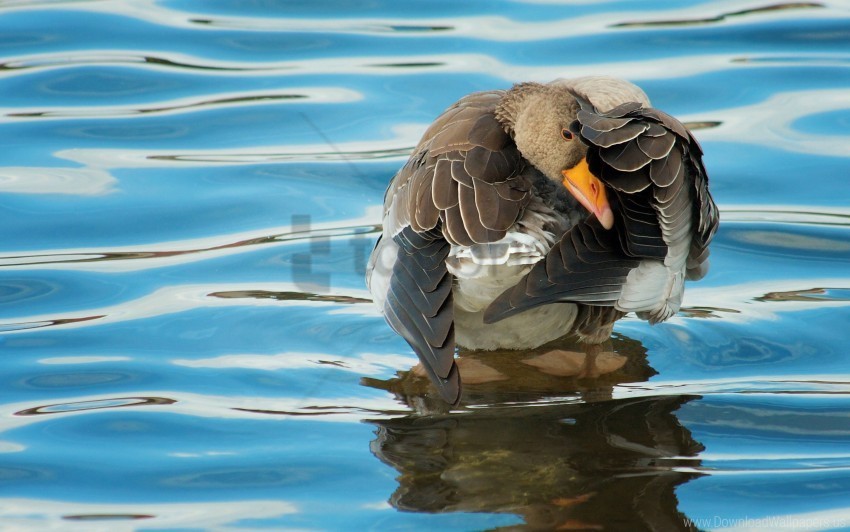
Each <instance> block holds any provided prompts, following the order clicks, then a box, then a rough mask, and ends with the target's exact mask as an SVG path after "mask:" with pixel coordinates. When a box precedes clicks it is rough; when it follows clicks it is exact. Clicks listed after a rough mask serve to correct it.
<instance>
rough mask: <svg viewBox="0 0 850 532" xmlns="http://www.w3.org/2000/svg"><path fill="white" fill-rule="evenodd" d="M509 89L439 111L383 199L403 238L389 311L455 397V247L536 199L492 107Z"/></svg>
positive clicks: (508, 220) (510, 220) (501, 230)
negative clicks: (451, 267)
mask: <svg viewBox="0 0 850 532" xmlns="http://www.w3.org/2000/svg"><path fill="white" fill-rule="evenodd" d="M503 94H504V93H503V92H502V91H494V92H486V93H478V94H473V95H470V96H467V97H465V98H463V99H462V100H460V101H459V102H458V103H456V104H455V105H454V106H452V107H451V108H449V109H448V110H446V112H445V113H443V114H442V115H441V116H440V117H438V118H437V120H435V121H434V123H433V124H432V125H431V126H430V127H429V128H428V129H427V130H426V132H425V135H424V136H423V138H422V140H421V141H420V143H419V145H418V146H417V147H416V149H415V150H414V153H413V155H412V156H411V157H410V160H408V162H407V164H405V166H404V167H403V168H402V169H401V170H399V172H398V173H397V174H396V176H395V177H394V179H393V182H392V183H391V184H390V187H389V188H388V189H387V196H386V197H385V200H384V207H385V213H386V216H385V220H384V226H385V227H384V235H385V236H384V238H387V237H388V236H389V237H390V238H392V239H393V241H394V242H395V244H396V245H397V246H398V253H397V257H396V259H395V263H394V265H393V268H392V273H391V277H390V282H389V290H388V293H387V297H386V301H385V303H384V315H385V316H386V318H387V321H388V322H389V324H390V325H391V326H392V328H393V329H394V330H395V331H396V332H398V334H399V335H401V336H402V337H403V338H404V339H405V340H407V342H408V343H409V344H410V346H411V347H412V348H413V350H414V351H415V352H416V354H417V355H418V356H419V359H420V361H421V362H422V365H423V367H424V368H425V371H426V372H427V373H428V375H429V377H430V378H431V380H432V381H433V382H434V383H435V384H436V385H437V388H438V390H439V391H440V394H441V396H442V397H443V398H444V399H446V401H448V402H450V403H456V402H457V401H458V400H459V398H460V378H459V376H458V374H457V366H456V365H455V363H454V351H455V341H454V311H453V300H452V294H451V286H452V277H451V274H449V272H448V270H447V269H446V264H445V259H446V257H447V256H448V252H449V249H450V246H451V244H457V245H472V244H474V243H486V242H493V241H495V240H499V239H501V238H503V237H504V236H505V234H506V233H507V230H508V229H509V228H510V227H511V226H512V225H513V224H514V223H516V221H517V220H518V219H519V218H520V216H521V215H522V212H523V209H524V208H525V206H526V205H527V204H528V202H529V201H530V196H529V191H530V189H531V185H530V183H529V182H528V181H527V177H526V176H525V174H523V173H522V170H523V168H524V160H523V159H522V157H521V156H520V154H519V151H518V150H517V149H516V145H515V144H514V142H513V140H512V139H511V138H510V136H509V135H508V134H507V133H506V132H505V131H504V128H503V127H502V125H501V124H500V123H499V121H498V120H497V119H496V118H495V115H494V112H495V108H496V105H497V104H498V103H499V100H500V99H501V97H502V95H503Z"/></svg>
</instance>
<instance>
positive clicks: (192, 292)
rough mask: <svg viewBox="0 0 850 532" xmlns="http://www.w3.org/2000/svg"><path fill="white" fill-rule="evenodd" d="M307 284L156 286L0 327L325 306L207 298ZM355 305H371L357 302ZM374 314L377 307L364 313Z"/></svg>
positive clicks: (362, 294)
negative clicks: (246, 308)
mask: <svg viewBox="0 0 850 532" xmlns="http://www.w3.org/2000/svg"><path fill="white" fill-rule="evenodd" d="M310 288H311V287H309V286H307V285H305V284H297V285H296V284H293V283H251V284H220V285H219V284H206V285H182V286H181V285H173V286H168V287H164V288H159V289H157V290H155V291H154V292H152V293H150V294H148V295H146V296H143V297H140V298H138V299H133V300H129V301H124V302H121V303H119V304H116V305H108V306H105V307H97V308H92V309H86V310H77V311H74V312H57V313H55V314H39V315H35V316H21V317H19V318H16V319H15V321H14V322H8V321H3V322H0V330H3V331H4V332H5V333H6V334H13V333H15V332H26V331H28V330H30V329H33V328H38V327H45V326H50V327H51V328H57V327H61V328H77V327H85V326H87V325H95V324H98V325H100V324H105V323H115V322H126V321H132V320H138V319H142V318H150V317H154V316H163V315H167V314H175V313H178V312H185V311H187V310H192V309H197V308H204V307H233V306H274V307H287V306H299V307H300V306H308V307H309V306H312V307H318V308H327V306H328V304H327V303H326V302H323V301H310V300H305V299H290V300H277V299H274V298H238V299H231V298H220V297H210V294H211V293H212V292H249V291H256V290H261V291H266V292H290V293H291V292H309V290H310ZM315 289H316V290H317V291H319V292H320V293H322V294H328V287H321V286H316V287H315ZM329 295H336V296H340V297H348V298H356V299H358V300H361V301H364V302H365V301H371V299H370V298H371V295H370V294H369V293H368V291H367V290H365V289H346V290H345V291H339V290H333V289H331V291H330V293H329ZM358 306H359V307H369V308H370V309H372V307H373V305H366V304H360V305H358ZM366 313H367V314H370V315H371V314H374V315H377V314H378V312H377V310H373V311H371V312H368V311H367V312H366Z"/></svg>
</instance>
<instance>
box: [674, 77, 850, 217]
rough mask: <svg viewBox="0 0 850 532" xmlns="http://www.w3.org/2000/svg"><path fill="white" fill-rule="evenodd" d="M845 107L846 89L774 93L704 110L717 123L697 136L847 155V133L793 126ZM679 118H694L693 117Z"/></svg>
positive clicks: (849, 105) (848, 99)
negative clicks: (758, 99) (825, 132)
mask: <svg viewBox="0 0 850 532" xmlns="http://www.w3.org/2000/svg"><path fill="white" fill-rule="evenodd" d="M846 109H850V93H848V92H847V89H820V90H806V91H789V92H778V93H775V94H773V95H771V96H770V97H769V98H767V99H766V100H764V101H761V102H758V103H755V104H752V105H745V106H741V107H733V108H728V109H717V110H714V111H711V112H710V113H704V114H705V115H706V116H710V118H711V120H716V121H719V122H721V124H720V125H718V126H717V127H714V128H710V129H705V130H700V131H699V132H698V136H699V139H700V141H723V142H737V143H743V144H757V145H761V146H766V147H769V148H772V149H779V150H784V151H790V152H797V153H806V154H811V155H829V156H832V157H850V150H848V149H847V146H850V135H822V134H816V133H811V132H805V133H804V132H802V131H798V130H796V129H794V127H793V124H794V122H795V121H797V120H800V119H801V118H804V117H806V116H811V115H816V114H820V113H827V112H835V111H842V110H846ZM681 118H682V119H683V120H686V121H687V120H697V118H695V117H687V116H683V117H681ZM795 210H799V209H795Z"/></svg>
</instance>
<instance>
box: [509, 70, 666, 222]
mask: <svg viewBox="0 0 850 532" xmlns="http://www.w3.org/2000/svg"><path fill="white" fill-rule="evenodd" d="M576 94H578V95H580V96H581V97H583V98H584V99H586V100H589V101H590V102H591V103H592V104H593V105H594V106H595V107H596V108H597V109H600V110H605V111H607V110H609V109H612V108H614V107H616V106H618V105H620V104H622V103H625V102H640V103H641V104H643V105H644V106H645V107H648V106H649V99H648V98H647V96H646V94H645V93H644V92H643V91H642V90H641V89H640V88H639V87H637V86H636V85H634V84H632V83H630V82H628V81H625V80H621V79H617V78H611V77H604V76H594V77H583V78H574V79H559V80H555V81H553V82H551V83H547V84H541V83H520V84H518V85H514V86H513V87H512V88H511V89H510V90H509V91H507V93H505V96H504V97H503V98H502V101H501V103H500V104H499V106H498V108H497V109H496V117H497V118H498V119H499V120H500V121H501V123H502V124H503V125H504V127H505V130H506V131H507V132H508V133H510V135H511V136H512V137H513V139H514V142H516V146H517V148H518V149H519V151H520V152H521V153H522V155H523V157H525V158H526V159H527V160H528V161H529V162H530V163H531V164H533V165H534V166H535V167H536V168H537V169H538V170H540V171H541V172H543V174H544V175H546V177H548V178H549V179H551V180H552V181H555V182H557V183H563V184H564V186H566V187H567V190H569V191H570V192H571V193H572V194H573V195H574V196H575V197H576V199H577V200H578V201H579V202H580V203H581V204H582V205H584V206H585V207H587V209H588V210H589V211H590V212H592V213H594V214H595V215H596V216H597V217H598V218H599V220H600V222H601V223H602V225H603V226H604V227H605V228H610V227H611V226H612V225H613V223H614V220H613V214H612V212H611V209H610V207H609V205H608V200H607V197H606V193H605V187H604V185H603V184H602V183H601V182H600V181H599V180H598V178H596V177H595V176H592V175H590V173H589V172H588V171H587V162H586V160H585V155H586V154H587V146H585V145H584V144H583V143H582V142H581V140H579V139H578V138H577V137H576V136H575V135H574V134H573V133H572V132H571V131H570V129H569V128H570V125H571V124H572V123H573V121H574V120H575V119H576V116H577V114H578V111H579V108H580V106H579V103H578V102H577V101H576V97H575V95H576Z"/></svg>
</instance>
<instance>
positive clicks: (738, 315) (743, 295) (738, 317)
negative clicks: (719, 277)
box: [670, 277, 850, 325]
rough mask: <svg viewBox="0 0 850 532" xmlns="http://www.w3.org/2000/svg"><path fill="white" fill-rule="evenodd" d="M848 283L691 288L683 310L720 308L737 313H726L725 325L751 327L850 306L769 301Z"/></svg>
mask: <svg viewBox="0 0 850 532" xmlns="http://www.w3.org/2000/svg"><path fill="white" fill-rule="evenodd" d="M847 285H848V280H847V279H846V278H842V277H821V278H816V277H806V278H800V279H771V280H769V281H761V282H759V281H748V282H746V283H741V284H733V285H726V286H713V287H710V288H706V287H701V286H700V285H699V284H692V285H688V288H687V290H686V291H685V297H684V300H683V302H682V305H683V306H689V305H699V307H700V308H706V307H708V308H718V309H726V310H731V311H737V312H724V313H723V321H724V322H735V323H750V322H754V321H763V320H774V319H777V318H778V317H779V316H778V315H779V314H782V313H788V312H800V311H805V310H813V309H822V308H840V307H848V306H850V301H848V300H842V299H834V300H830V299H829V298H811V299H809V300H807V299H805V298H801V299H798V300H795V299H784V300H781V301H777V300H774V299H771V298H766V297H765V295H767V294H775V293H781V292H787V293H790V292H797V291H806V290H810V289H811V288H812V287H825V288H843V287H847ZM683 320H685V318H683V317H681V316H677V317H674V318H672V319H671V321H670V323H675V324H680V325H683V324H684V323H685V322H684V321H683Z"/></svg>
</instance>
